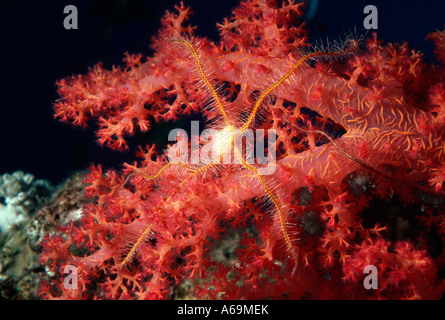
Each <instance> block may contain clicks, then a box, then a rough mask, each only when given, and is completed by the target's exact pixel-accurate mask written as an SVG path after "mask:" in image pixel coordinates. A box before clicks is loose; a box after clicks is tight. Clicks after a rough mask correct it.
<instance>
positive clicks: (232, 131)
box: [120, 39, 358, 270]
mask: <svg viewBox="0 0 445 320" xmlns="http://www.w3.org/2000/svg"><path fill="white" fill-rule="evenodd" d="M169 41H171V42H174V43H176V44H179V45H181V46H184V47H185V48H187V50H188V51H189V53H190V54H191V57H192V58H193V60H194V64H195V66H196V69H197V73H198V75H199V78H200V80H201V81H202V82H203V85H204V87H205V89H207V90H208V92H209V93H210V95H211V97H212V99H213V101H214V103H215V104H216V107H217V108H216V109H217V110H218V111H219V114H220V116H221V117H222V120H223V124H222V127H223V128H222V129H221V130H218V133H217V135H216V137H213V139H212V143H213V144H216V145H217V148H215V149H213V150H216V154H214V155H213V157H214V159H215V160H221V157H222V156H223V154H224V153H226V152H227V151H228V149H230V150H231V148H232V145H233V144H234V141H235V140H236V139H237V137H238V136H240V135H242V134H243V133H244V132H245V131H246V130H247V129H248V128H249V127H250V126H251V125H252V122H253V121H254V119H255V117H256V115H257V113H258V111H259V109H260V108H261V106H262V104H263V101H264V99H265V98H266V97H267V96H269V95H270V94H271V92H272V91H273V90H274V89H276V88H277V87H278V86H280V85H281V84H282V83H283V82H284V81H286V80H287V79H288V78H289V77H290V76H291V75H292V73H293V72H295V70H297V69H298V68H299V67H300V66H301V65H302V64H304V63H305V62H307V61H308V60H310V59H312V58H317V57H320V56H340V55H344V54H348V53H350V52H352V51H354V50H356V49H357V47H358V41H355V40H350V42H351V43H350V45H349V47H347V48H345V49H343V50H338V51H314V52H309V53H307V54H305V55H303V56H302V57H301V58H300V59H298V60H297V61H296V63H295V64H294V65H293V66H292V67H291V68H290V69H289V70H288V71H287V72H286V73H284V74H283V75H282V76H281V77H280V78H279V79H278V80H276V81H275V82H273V84H271V85H270V86H269V87H268V88H267V89H266V90H264V91H263V92H262V93H261V94H260V95H259V96H258V98H257V100H256V101H255V104H254V106H253V109H252V111H251V112H250V114H249V116H248V117H247V120H246V121H244V123H243V124H242V126H239V127H238V126H236V125H235V124H234V123H233V121H231V119H230V117H229V116H228V114H227V112H226V110H225V108H224V106H223V103H222V102H221V99H220V97H219V96H218V93H217V90H216V89H215V88H214V87H213V86H212V84H211V82H210V80H209V78H208V77H207V76H206V73H205V70H204V69H203V66H202V64H201V61H200V55H199V51H198V50H197V49H196V48H195V46H194V45H193V44H192V43H191V42H190V41H188V40H185V39H171V40H169ZM293 125H294V124H293ZM294 126H295V125H294ZM299 129H300V128H299ZM300 130H301V131H302V132H306V133H310V132H311V131H309V130H304V129H300ZM314 132H315V131H314ZM317 132H318V131H317ZM318 133H321V134H323V135H324V136H327V135H326V134H324V133H323V132H318ZM327 138H329V137H328V136H327ZM330 141H331V142H332V139H330ZM233 151H234V156H235V157H236V159H237V160H238V161H239V162H238V163H240V164H241V165H242V166H243V167H244V168H246V169H247V170H249V171H250V172H251V173H253V175H254V176H256V177H257V178H258V180H259V181H260V184H261V186H262V188H263V190H264V192H265V194H266V195H267V197H268V199H270V201H271V202H272V203H273V206H274V207H275V209H276V210H277V213H278V216H279V222H280V228H281V232H282V235H283V237H284V240H285V244H286V247H287V249H288V251H289V252H290V254H291V256H292V257H293V259H294V261H295V264H294V270H296V268H297V265H298V246H295V244H294V243H293V242H292V239H291V235H290V232H289V228H288V225H287V222H286V214H285V210H284V209H283V205H282V202H281V200H280V199H279V197H278V195H277V194H276V193H274V192H273V188H271V187H270V186H269V185H268V183H267V181H266V179H265V177H264V175H262V174H261V173H260V171H259V170H258V169H257V168H256V167H255V166H254V165H251V164H249V163H248V162H247V161H246V160H245V159H244V157H243V151H245V150H243V149H242V150H239V148H238V147H237V146H236V145H235V147H234V148H233ZM353 160H354V159H353ZM172 165H177V166H181V167H183V168H185V169H186V170H187V171H189V172H191V174H190V175H189V177H188V178H190V177H195V176H197V175H199V174H201V173H203V172H205V171H206V170H208V169H210V168H211V167H213V166H214V165H215V162H214V161H211V162H210V163H207V164H205V165H202V166H200V167H194V166H192V165H190V164H188V163H183V162H178V161H170V162H167V163H166V164H165V165H164V166H163V167H162V168H160V169H159V170H158V171H157V172H156V173H155V174H153V175H147V174H146V173H144V172H142V171H141V170H140V169H138V168H136V167H132V168H133V170H134V172H136V174H140V175H142V176H143V177H144V178H145V179H147V180H149V181H151V180H155V179H157V178H159V177H160V176H161V174H162V173H163V172H164V171H165V170H166V169H167V168H168V167H170V166H172ZM132 175H133V173H132V174H130V175H129V177H130V176H132ZM129 177H127V179H126V180H125V181H128V178H129ZM188 178H186V179H185V180H184V181H186V180H187V179H188ZM184 181H183V182H182V183H184ZM124 184H125V182H124ZM152 231H153V230H152V226H151V225H150V226H149V227H147V228H146V229H145V231H144V232H143V233H142V235H141V236H140V237H139V238H138V240H137V241H136V242H135V243H134V245H133V246H132V247H131V249H130V251H129V252H128V254H126V255H125V258H124V259H123V260H122V262H121V263H120V266H121V267H123V266H125V265H126V264H127V263H128V262H129V261H130V260H131V259H132V258H133V256H134V255H135V254H136V253H137V250H138V248H139V246H140V245H141V244H142V243H143V242H144V239H145V238H146V236H147V235H148V234H151V232H152Z"/></svg>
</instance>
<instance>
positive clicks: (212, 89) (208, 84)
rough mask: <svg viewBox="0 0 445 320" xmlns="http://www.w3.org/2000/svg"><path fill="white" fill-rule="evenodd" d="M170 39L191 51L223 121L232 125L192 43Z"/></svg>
mask: <svg viewBox="0 0 445 320" xmlns="http://www.w3.org/2000/svg"><path fill="white" fill-rule="evenodd" d="M171 41H173V42H176V43H180V44H183V45H185V46H186V47H187V48H188V49H189V50H190V52H191V54H192V56H193V59H194V60H195V65H196V67H197V68H198V73H199V76H200V77H201V79H202V80H203V81H204V83H205V85H206V86H207V89H208V90H209V91H210V93H211V94H212V97H213V99H214V100H215V103H216V104H217V106H218V109H219V111H220V112H221V114H222V116H223V118H224V122H225V123H226V125H227V126H232V127H233V125H232V122H231V121H230V119H229V117H228V116H227V112H226V111H225V110H224V107H223V105H222V103H221V100H220V99H219V97H218V94H217V92H216V90H215V89H214V88H213V86H212V84H211V83H210V81H209V79H207V76H206V75H205V73H204V70H203V68H202V65H201V61H199V55H198V53H197V52H196V50H195V48H194V47H193V45H192V44H191V43H190V42H188V41H187V40H184V39H172V40H171Z"/></svg>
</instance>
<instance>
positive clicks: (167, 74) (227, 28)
mask: <svg viewBox="0 0 445 320" xmlns="http://www.w3.org/2000/svg"><path fill="white" fill-rule="evenodd" d="M176 10H177V13H171V12H168V13H167V14H166V15H165V17H164V19H163V20H162V23H163V26H162V28H161V30H160V32H159V34H158V36H157V37H155V38H153V41H152V47H153V49H154V50H155V53H154V55H153V57H147V58H146V61H145V62H143V61H144V59H143V58H142V57H141V56H131V55H128V54H127V55H126V57H125V59H124V65H123V66H121V67H113V69H112V70H111V71H109V70H104V69H103V68H102V67H101V65H98V66H96V67H94V68H92V69H91V70H90V71H89V72H88V74H87V75H83V76H74V77H71V78H67V79H64V80H60V81H59V82H58V91H59V94H60V96H61V98H60V99H59V100H58V102H57V103H56V105H55V114H56V117H57V118H59V119H61V120H63V121H71V122H73V123H74V124H76V125H85V124H86V123H87V121H88V120H89V119H91V118H94V119H97V121H98V123H99V129H98V136H99V141H100V143H102V144H105V145H108V146H110V147H111V148H113V149H123V148H126V147H127V144H126V142H125V136H126V135H127V134H133V133H134V132H135V130H136V129H137V128H138V130H141V131H148V130H149V129H150V123H149V119H153V120H154V121H156V122H165V121H172V120H178V119H181V118H184V117H185V116H188V115H190V114H202V115H203V116H204V118H206V119H207V120H209V121H208V128H214V129H215V128H218V129H221V128H224V130H225V131H224V130H223V131H221V132H223V133H221V134H220V135H219V136H218V137H219V138H220V139H221V140H220V141H223V142H227V141H229V143H222V144H221V143H220V147H224V148H225V147H226V145H227V144H231V143H232V142H233V137H234V136H233V132H234V130H235V129H236V128H238V127H240V128H242V129H246V128H249V129H252V130H253V129H255V130H256V132H263V133H262V134H263V136H261V135H259V136H257V137H261V138H259V139H260V140H264V137H265V133H264V132H267V131H261V130H263V129H274V130H275V132H276V134H277V139H276V145H275V148H274V146H270V147H269V148H270V149H268V151H273V150H275V151H276V154H277V162H276V166H274V168H275V171H274V173H273V174H271V175H267V176H266V175H261V174H259V173H258V169H259V168H261V165H259V164H258V163H255V164H253V165H249V164H247V163H242V164H241V165H239V164H238V166H237V164H235V163H230V165H227V166H224V165H222V166H219V167H217V170H213V171H212V170H208V169H209V168H210V167H207V166H206V167H197V166H194V165H193V164H192V163H188V162H168V159H167V158H168V157H167V155H168V154H170V155H171V153H169V152H172V151H173V150H174V151H178V153H179V154H181V152H183V151H184V149H181V148H182V147H184V145H181V144H180V143H181V142H182V141H181V140H179V141H178V143H177V144H175V145H173V146H170V147H169V149H168V150H167V152H166V154H165V155H161V154H157V153H156V151H155V149H156V148H155V147H154V146H148V147H147V148H146V149H140V151H139V155H140V156H141V158H142V159H141V161H140V162H139V163H133V164H127V165H126V166H125V168H124V169H123V170H122V172H120V173H118V172H116V171H113V170H110V171H108V172H105V173H104V172H102V170H101V167H100V166H97V167H92V168H91V169H90V174H89V176H88V177H87V179H86V184H87V188H86V192H87V196H88V197H90V198H91V199H92V204H89V205H86V206H84V208H83V217H82V218H81V219H80V220H78V221H74V222H73V223H71V224H70V225H68V226H65V227H64V228H63V229H61V230H59V231H57V232H56V234H55V235H53V236H51V237H48V238H47V239H46V241H44V242H43V244H42V245H43V252H42V257H41V259H42V262H43V263H44V264H45V265H46V266H47V269H48V279H46V280H45V281H46V282H44V283H43V284H42V287H41V290H40V292H41V295H42V297H44V298H77V299H80V298H83V299H91V298H112V299H129V298H132V299H165V298H172V297H173V295H174V288H176V287H177V286H178V285H179V284H181V283H183V282H184V281H185V280H186V279H195V280H197V281H196V287H195V295H197V296H198V297H202V298H229V299H241V298H244V299H260V298H440V297H441V295H442V294H443V285H442V283H441V282H442V279H440V278H439V276H438V274H439V272H438V270H439V269H442V268H443V267H444V258H443V257H444V253H443V252H440V253H437V251H434V250H432V249H431V248H433V247H434V243H433V242H434V241H435V239H436V240H437V238H439V239H442V241H444V240H445V234H444V232H443V230H445V228H443V226H442V227H439V228H438V230H437V231H434V237H433V236H432V234H431V232H429V231H431V230H433V229H434V228H433V225H435V224H438V225H439V226H440V225H441V224H443V216H444V213H445V212H444V209H443V206H440V205H438V204H440V203H441V202H443V196H444V194H445V192H444V191H443V179H442V178H443V177H442V175H443V174H442V171H443V166H444V164H443V163H444V158H445V153H444V149H443V148H444V142H445V141H444V140H445V138H444V135H443V132H444V129H445V127H444V126H445V123H444V122H443V119H442V118H443V117H442V109H443V99H442V98H443V97H442V96H443V85H442V83H443V81H444V79H443V73H441V69H440V68H439V67H438V68H433V67H431V66H429V65H428V64H426V63H425V62H424V61H423V59H422V55H421V54H420V53H418V52H415V51H413V50H410V49H409V47H408V44H402V45H393V44H388V45H383V44H382V43H381V42H380V41H377V39H376V36H374V38H371V39H369V40H368V42H367V43H366V48H363V49H364V50H363V51H361V50H359V49H358V45H359V44H358V42H357V40H356V39H349V40H348V41H345V44H344V46H343V47H342V48H337V49H336V51H335V50H334V51H329V50H328V51H326V52H322V51H315V52H313V53H309V54H308V55H303V56H301V53H299V52H301V51H302V50H303V49H305V48H306V47H308V43H307V41H306V38H305V31H304V27H303V24H302V23H301V22H299V19H300V16H301V4H294V3H293V1H289V2H288V3H285V4H284V5H282V6H280V7H278V6H276V5H275V3H273V2H258V1H254V0H248V1H244V2H242V3H241V4H240V6H239V7H238V8H236V9H235V10H234V15H233V16H232V17H231V18H230V19H226V20H225V21H224V22H223V23H222V24H219V25H218V28H219V29H220V33H221V41H220V42H219V43H214V42H212V41H210V40H208V39H205V38H199V37H198V36H196V35H195V34H194V32H195V29H196V28H195V27H192V26H190V25H187V24H186V23H187V19H188V17H189V16H190V14H191V11H190V10H189V9H188V8H186V7H185V6H184V5H183V4H181V5H180V6H177V7H176ZM431 38H432V39H433V40H434V41H435V43H436V47H437V48H438V49H437V52H438V55H439V57H440V52H441V47H443V45H444V44H443V37H442V33H440V32H439V33H435V34H433V35H432V36H431ZM323 55H324V56H328V57H332V59H328V60H327V61H316V63H315V65H314V66H311V65H308V64H305V62H306V61H307V59H309V58H315V59H316V60H317V58H318V57H321V56H323ZM336 56H341V57H343V58H344V60H345V63H344V64H341V63H339V61H338V60H336V59H335V57H336ZM215 87H216V88H218V89H214V88H215ZM266 98H267V99H266ZM209 101H210V102H209ZM258 114H260V115H261V117H255V116H256V115H258ZM210 120H211V121H210ZM192 139H196V137H194V138H192ZM231 139H232V140H231ZM193 141H196V140H193ZM216 141H218V140H217V139H216ZM197 142H198V143H202V145H200V147H202V148H203V146H205V143H209V142H208V141H201V140H199V141H197ZM193 144H194V143H193V142H192V143H191V145H193ZM187 147H190V146H187V145H185V147H184V148H185V149H187ZM246 148H247V147H246ZM241 151H242V152H241V153H245V151H246V149H242V150H241ZM191 172H193V173H191ZM431 186H433V188H432V187H431ZM397 199H399V200H398V202H397ZM379 203H380V204H381V203H384V206H383V207H385V206H388V207H389V206H393V205H394V203H395V204H396V205H397V206H399V207H400V208H401V209H400V210H399V211H397V212H396V213H394V212H388V213H386V212H384V211H383V209H382V208H381V207H379ZM409 210H414V213H413V214H412V215H409V214H405V213H404V212H405V211H409ZM382 212H383V213H382ZM413 216H414V217H413ZM401 221H402V222H404V224H403V223H401ZM414 223H417V224H416V225H415V226H414V225H413V224H414ZM403 225H410V226H411V228H413V230H414V231H413V232H411V234H410V235H408V236H403V235H402V236H401V237H405V238H402V239H395V236H394V234H402V232H401V231H400V230H399V229H400V228H402V227H403ZM394 229H396V230H394ZM234 239H235V240H234ZM419 240H422V241H421V242H420V241H419ZM230 241H232V245H231V246H229V248H226V249H225V250H226V251H227V252H226V253H227V255H228V256H229V257H230V259H227V260H225V259H221V258H218V254H217V253H215V252H218V250H223V249H221V247H223V244H225V243H227V242H230ZM416 242H418V243H419V244H418V245H413V244H412V243H416ZM388 248H390V249H389V250H388ZM369 264H373V265H375V266H376V267H377V269H378V272H379V273H378V275H379V283H380V284H381V287H379V289H378V290H376V291H373V290H368V291H367V290H366V289H365V288H364V287H363V286H362V278H363V271H364V270H363V269H364V268H365V267H366V266H367V265H369ZM66 265H74V266H75V267H77V270H78V273H79V274H81V275H82V276H81V277H79V281H80V284H79V286H78V288H79V289H77V290H76V291H72V289H67V288H65V287H64V281H63V279H64V277H65V276H66V275H65V274H64V273H63V269H64V267H65V266H66Z"/></svg>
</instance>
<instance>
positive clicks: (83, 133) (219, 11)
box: [0, 0, 445, 184]
mask: <svg viewBox="0 0 445 320" xmlns="http://www.w3.org/2000/svg"><path fill="white" fill-rule="evenodd" d="M307 2H308V3H309V2H310V5H312V6H313V8H314V9H316V10H315V11H314V12H315V13H314V15H313V16H312V17H311V18H310V19H308V21H307V24H308V28H309V35H310V38H311V39H314V40H326V39H338V37H339V36H341V35H343V34H344V33H345V32H348V31H351V30H353V29H354V28H356V30H357V33H359V34H361V33H363V19H364V18H365V14H363V8H364V7H365V6H366V5H368V4H373V5H375V6H376V7H377V8H378V14H379V15H378V17H379V21H378V22H379V25H378V30H377V32H378V37H379V39H381V40H385V41H386V42H402V41H405V40H406V41H409V43H410V46H411V47H412V48H413V49H416V50H421V51H422V52H424V53H425V58H426V59H427V60H428V61H431V62H433V61H434V59H433V54H432V48H433V46H432V44H431V43H430V42H428V41H426V40H424V38H425V36H426V35H427V34H428V33H429V32H433V31H436V30H438V29H439V30H442V29H443V28H444V24H445V17H444V15H443V12H445V1H440V0H436V1H421V2H420V1H392V0H387V1H370V0H366V1H363V0H348V1H334V0H331V1H329V0H320V1H313V0H312V1H307ZM177 3H179V1H171V0H158V1H149V0H147V1H144V0H127V1H123V0H112V1H104V0H91V1H71V0H70V1H68V0H66V1H65V0H59V1H31V0H30V1H14V0H3V1H1V0H0V70H1V71H0V72H1V74H0V75H1V77H0V108H1V109H0V112H1V113H0V138H1V145H0V150H1V151H0V174H2V173H6V172H13V171H15V170H23V171H25V172H30V173H33V174H34V175H35V176H36V177H37V178H42V179H48V180H50V181H51V182H52V183H54V184H58V183H61V182H62V181H63V180H64V179H66V178H67V177H68V176H69V175H70V174H71V173H72V172H73V171H74V170H80V169H84V168H86V167H87V166H88V165H89V164H90V163H95V164H103V165H104V167H105V168H112V167H114V168H116V169H119V168H120V165H121V163H122V162H124V161H131V159H134V152H135V148H134V147H132V148H131V149H130V150H129V151H126V152H117V151H112V150H109V149H107V148H104V147H101V146H100V145H98V144H97V142H96V137H95V134H94V121H90V123H91V124H92V125H93V126H92V127H88V128H87V129H82V128H75V127H73V126H71V125H68V124H64V123H60V122H58V121H56V120H54V119H53V111H52V103H53V101H54V100H56V99H57V98H58V96H57V93H56V90H55V89H56V88H55V85H54V83H55V81H56V80H57V79H60V78H63V77H66V76H69V75H72V74H79V73H85V72H87V70H88V67H90V66H93V65H95V64H96V63H99V62H100V61H102V62H103V63H104V66H105V67H107V68H110V67H111V66H112V65H118V64H120V63H121V61H122V58H123V55H124V52H126V51H128V52H130V53H142V54H144V55H150V54H151V52H150V50H149V43H150V38H151V37H152V36H153V35H155V33H156V31H157V29H158V28H159V26H160V20H161V17H162V16H163V14H164V12H165V10H167V9H170V10H172V9H173V6H174V4H177ZM237 3H238V1H234V0H222V1H221V0H219V1H208V0H207V1H206V0H201V1H198V0H187V1H185V4H186V5H188V6H191V7H192V9H193V11H194V12H195V14H194V15H193V17H192V20H191V23H192V24H193V25H197V26H198V31H197V34H199V35H202V36H208V37H210V38H211V39H212V40H216V41H217V40H218V33H217V28H216V23H217V22H222V20H223V18H224V17H228V16H229V15H230V12H231V9H232V8H234V7H235V6H236V5H237ZM66 5H75V6H76V7H77V9H78V13H79V29H78V30H66V29H65V28H64V27H63V20H64V18H65V14H64V13H63V9H64V7H65V6H66ZM152 132H153V134H155V131H152ZM133 145H134V144H133Z"/></svg>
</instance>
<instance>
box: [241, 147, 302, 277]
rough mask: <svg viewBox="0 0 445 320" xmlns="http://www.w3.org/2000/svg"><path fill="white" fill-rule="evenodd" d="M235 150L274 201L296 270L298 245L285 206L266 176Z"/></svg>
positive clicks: (242, 162)
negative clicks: (273, 190) (288, 221)
mask: <svg viewBox="0 0 445 320" xmlns="http://www.w3.org/2000/svg"><path fill="white" fill-rule="evenodd" d="M234 150H235V155H236V156H237V157H238V159H239V160H240V161H241V164H242V165H243V166H244V167H246V168H247V169H249V170H250V171H252V172H253V173H254V174H255V175H256V176H257V177H258V179H259V180H260V182H261V185H262V186H263V189H264V191H265V192H266V193H267V195H268V196H269V198H270V200H271V201H272V202H273V204H274V206H275V207H276V208H277V211H278V215H279V218H280V225H281V229H282V231H283V235H284V240H285V241H286V245H287V247H288V249H289V251H290V252H291V254H292V255H293V257H294V259H295V266H294V270H296V268H297V265H298V247H296V246H294V245H293V244H292V241H291V239H290V235H289V230H288V226H287V224H286V219H285V215H284V210H283V208H282V206H281V204H280V202H279V200H278V198H277V196H276V195H275V194H274V193H273V192H272V190H271V189H270V188H269V186H268V185H267V182H266V180H265V179H264V176H263V175H262V174H260V173H259V171H258V169H257V168H255V167H254V166H251V165H250V164H248V163H247V162H246V161H245V160H244V158H243V156H242V155H241V153H240V152H239V150H238V149H237V148H236V147H235V148H234Z"/></svg>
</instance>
